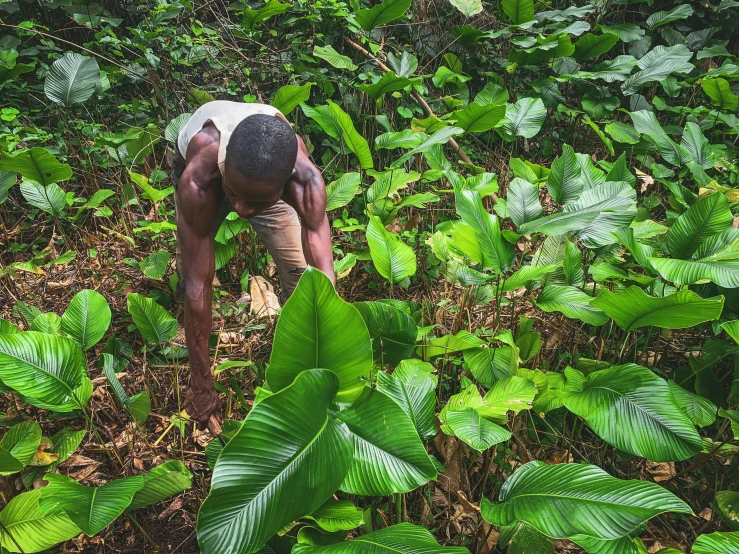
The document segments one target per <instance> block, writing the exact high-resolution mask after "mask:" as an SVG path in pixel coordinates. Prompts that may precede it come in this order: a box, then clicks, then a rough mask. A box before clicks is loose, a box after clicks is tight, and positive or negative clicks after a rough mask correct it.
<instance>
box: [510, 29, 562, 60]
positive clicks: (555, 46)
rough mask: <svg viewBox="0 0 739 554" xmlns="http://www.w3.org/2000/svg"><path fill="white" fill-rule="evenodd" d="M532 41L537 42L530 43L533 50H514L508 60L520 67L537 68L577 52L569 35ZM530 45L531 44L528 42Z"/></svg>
mask: <svg viewBox="0 0 739 554" xmlns="http://www.w3.org/2000/svg"><path fill="white" fill-rule="evenodd" d="M532 40H535V42H531V43H530V44H532V46H531V48H524V49H523V50H518V49H515V48H512V49H511V50H510V52H509V53H508V59H509V60H510V61H511V62H514V63H517V64H518V65H529V66H537V65H540V64H544V63H550V62H551V61H552V60H554V59H556V58H564V57H568V56H571V55H572V53H573V52H574V51H575V45H574V44H572V38H571V37H570V35H567V34H563V33H561V34H552V35H549V36H547V37H539V38H538V39H532ZM528 44H529V42H527V45H528ZM573 63H576V62H573Z"/></svg>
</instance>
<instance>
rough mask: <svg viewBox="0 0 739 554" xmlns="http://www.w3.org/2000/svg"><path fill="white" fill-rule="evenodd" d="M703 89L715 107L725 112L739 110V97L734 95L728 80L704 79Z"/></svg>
mask: <svg viewBox="0 0 739 554" xmlns="http://www.w3.org/2000/svg"><path fill="white" fill-rule="evenodd" d="M701 88H702V89H703V92H705V93H706V94H707V95H708V97H709V98H710V99H711V102H712V103H713V105H714V106H715V107H717V108H720V109H722V110H725V111H729V112H730V111H733V110H736V109H737V108H739V97H737V95H736V94H734V93H733V92H732V90H731V87H730V86H729V82H728V81H727V80H726V79H723V78H721V77H718V78H716V79H703V80H702V81H701Z"/></svg>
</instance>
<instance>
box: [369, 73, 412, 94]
mask: <svg viewBox="0 0 739 554" xmlns="http://www.w3.org/2000/svg"><path fill="white" fill-rule="evenodd" d="M412 84H413V81H412V80H411V79H408V78H407V77H398V76H397V75H396V74H395V73H393V72H392V71H387V72H385V73H383V75H382V77H381V78H380V80H379V81H377V82H376V83H373V84H370V85H368V84H364V85H360V86H359V90H361V91H362V92H365V93H367V94H369V95H370V96H371V97H372V98H375V99H380V98H382V97H383V96H384V95H385V94H387V93H388V92H394V91H396V90H403V89H404V88H406V87H408V86H410V85H412Z"/></svg>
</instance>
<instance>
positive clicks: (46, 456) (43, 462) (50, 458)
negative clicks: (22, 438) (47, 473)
mask: <svg viewBox="0 0 739 554" xmlns="http://www.w3.org/2000/svg"><path fill="white" fill-rule="evenodd" d="M52 446H53V445H52V444H51V441H50V440H49V439H47V438H46V437H43V438H42V439H41V444H39V446H38V450H37V451H36V453H35V454H34V455H33V458H31V461H30V462H29V463H28V465H29V466H48V465H49V464H52V463H54V462H56V461H57V460H58V459H59V454H54V453H53V452H46V451H47V450H49V449H50V448H51V447H52Z"/></svg>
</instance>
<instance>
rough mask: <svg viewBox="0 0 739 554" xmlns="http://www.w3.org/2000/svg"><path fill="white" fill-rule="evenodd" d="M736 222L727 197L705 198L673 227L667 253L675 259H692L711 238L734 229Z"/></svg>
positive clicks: (687, 211) (668, 237)
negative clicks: (704, 242)
mask: <svg viewBox="0 0 739 554" xmlns="http://www.w3.org/2000/svg"><path fill="white" fill-rule="evenodd" d="M733 221H734V218H733V216H732V214H731V210H730V209H729V201H728V200H727V199H726V196H725V195H723V194H718V193H717V194H712V195H710V196H706V197H704V198H701V199H700V200H698V202H696V203H695V204H693V205H692V206H691V207H690V208H688V209H687V210H686V211H685V212H683V213H682V214H681V215H680V217H678V218H677V219H676V220H675V222H674V223H673V224H672V227H670V232H669V233H668V234H667V249H668V250H669V252H670V254H671V255H672V256H673V257H675V258H683V259H685V258H689V257H690V256H691V255H692V254H693V253H694V252H695V251H696V250H698V248H699V247H700V245H701V244H702V243H703V241H705V240H706V239H707V238H709V237H711V236H713V235H715V234H718V233H720V232H721V231H723V230H724V229H726V228H727V227H731V224H732V222H733Z"/></svg>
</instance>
